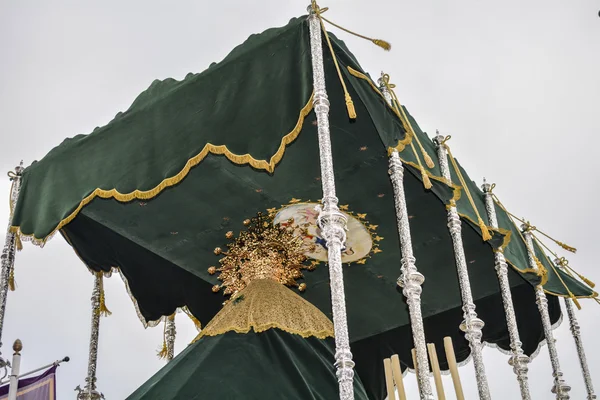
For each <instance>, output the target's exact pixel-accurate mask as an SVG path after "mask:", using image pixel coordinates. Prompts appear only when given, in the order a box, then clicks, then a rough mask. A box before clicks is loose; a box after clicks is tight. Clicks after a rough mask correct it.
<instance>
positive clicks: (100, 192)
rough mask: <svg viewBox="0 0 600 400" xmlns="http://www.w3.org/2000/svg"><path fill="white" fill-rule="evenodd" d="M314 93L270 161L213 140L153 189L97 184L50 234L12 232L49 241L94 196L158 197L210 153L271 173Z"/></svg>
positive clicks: (124, 199) (296, 132) (17, 228)
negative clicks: (124, 190) (123, 189)
mask: <svg viewBox="0 0 600 400" xmlns="http://www.w3.org/2000/svg"><path fill="white" fill-rule="evenodd" d="M313 96H314V93H313V94H311V96H310V98H309V99H308V102H307V103H306V105H305V106H304V107H303V108H302V110H300V116H299V117H298V121H297V122H296V126H295V127H294V129H293V130H292V131H291V132H290V133H288V134H287V135H285V136H284V137H283V138H282V139H281V143H280V145H279V148H278V150H277V152H276V153H275V154H274V155H273V156H272V157H271V159H270V160H269V161H266V160H257V159H255V158H254V157H252V156H251V155H250V154H244V155H238V154H234V153H232V152H231V151H229V149H228V148H227V146H226V145H218V146H216V145H213V144H211V143H207V144H206V145H205V146H204V148H203V149H202V151H201V152H200V153H198V154H197V155H196V156H194V157H192V158H190V159H189V160H188V161H187V163H186V164H185V166H184V167H183V169H182V170H181V171H180V172H179V173H178V174H177V175H175V176H173V177H170V178H166V179H165V180H163V181H162V182H161V183H159V184H158V185H157V186H156V187H154V188H153V189H150V190H145V191H143V190H138V189H136V190H134V191H133V192H130V193H120V192H119V191H118V190H117V189H110V190H104V189H100V188H97V189H95V190H94V191H93V192H92V193H91V194H90V195H88V196H87V197H85V198H84V199H83V200H82V201H81V202H80V203H79V205H78V206H77V208H76V209H75V211H73V212H72V213H71V214H70V215H69V216H68V217H66V218H64V219H63V220H62V221H60V223H59V224H58V225H57V226H56V228H54V230H53V231H52V232H51V233H50V234H49V235H47V236H46V237H44V238H36V237H35V234H26V233H23V232H22V231H21V227H20V226H11V227H10V228H9V229H10V232H12V233H15V234H17V235H20V236H23V237H28V238H31V240H32V241H33V242H34V243H35V244H38V245H44V244H45V243H46V241H47V240H48V238H50V237H52V235H54V234H55V233H56V232H57V231H58V230H60V229H61V228H62V227H64V226H65V225H67V224H68V223H69V222H71V221H72V220H73V219H74V218H75V217H76V216H77V214H79V212H80V211H81V210H82V208H83V207H85V206H86V205H87V204H89V203H90V202H91V201H92V200H94V198H96V197H100V198H103V199H109V198H114V199H116V200H117V201H120V202H124V203H125V202H129V201H131V200H135V199H138V200H148V199H151V198H153V197H156V196H157V195H158V194H159V193H160V192H162V191H163V190H164V189H166V188H168V187H170V186H174V185H176V184H178V183H179V182H181V181H182V180H183V179H184V178H185V177H186V176H187V174H188V173H189V172H190V170H191V169H192V168H193V167H195V166H196V165H198V164H199V163H200V162H201V161H202V160H204V159H205V158H206V156H208V155H209V154H215V155H223V156H225V157H226V158H227V159H228V160H229V161H231V162H232V163H234V164H238V165H245V164H249V165H250V166H251V167H253V168H256V169H259V170H265V171H267V172H269V173H273V172H274V171H275V166H276V165H277V164H279V162H280V161H281V160H282V158H283V155H284V153H285V149H286V147H287V146H288V145H289V144H291V143H292V142H293V141H294V140H296V139H297V138H298V135H300V131H301V130H302V125H303V123H304V119H305V118H306V116H307V115H308V114H309V113H310V111H311V110H312V108H313V104H312V101H313Z"/></svg>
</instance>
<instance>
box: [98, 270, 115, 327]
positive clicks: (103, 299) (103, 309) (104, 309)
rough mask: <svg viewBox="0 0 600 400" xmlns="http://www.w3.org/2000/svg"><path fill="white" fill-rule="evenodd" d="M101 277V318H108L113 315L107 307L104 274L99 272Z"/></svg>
mask: <svg viewBox="0 0 600 400" xmlns="http://www.w3.org/2000/svg"><path fill="white" fill-rule="evenodd" d="M98 274H99V277H100V316H102V317H108V316H109V315H111V314H112V312H110V310H109V309H108V308H107V307H106V297H105V295H104V278H103V275H102V272H98Z"/></svg>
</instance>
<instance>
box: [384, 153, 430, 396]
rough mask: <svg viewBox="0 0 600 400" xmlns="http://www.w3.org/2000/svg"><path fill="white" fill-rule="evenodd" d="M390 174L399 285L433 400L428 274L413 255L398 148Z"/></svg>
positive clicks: (421, 375)
mask: <svg viewBox="0 0 600 400" xmlns="http://www.w3.org/2000/svg"><path fill="white" fill-rule="evenodd" d="M389 174H390V177H391V180H392V186H393V187H394V201H395V203H396V219H397V223H398V232H399V234H400V251H401V252H402V259H401V260H400V263H401V267H400V271H401V275H400V277H399V278H398V285H399V286H400V287H401V288H402V294H404V296H405V297H406V302H407V304H408V311H409V313H410V325H411V328H412V334H413V342H414V345H415V351H416V356H417V365H416V370H417V380H418V382H419V388H420V395H421V399H423V400H432V399H433V392H432V390H431V382H430V381H429V360H428V358H427V344H426V342H425V329H424V327H423V315H422V313H421V292H422V288H421V285H422V284H423V282H424V281H425V277H424V276H423V275H422V274H421V273H419V271H418V270H417V267H416V265H415V261H416V259H415V257H414V255H413V248H412V239H411V236H410V225H409V222H408V211H407V210H406V197H405V194H404V183H403V180H404V168H403V167H402V161H400V156H399V155H398V151H396V150H394V151H392V155H391V156H390V169H389Z"/></svg>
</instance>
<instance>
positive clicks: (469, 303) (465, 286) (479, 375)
mask: <svg viewBox="0 0 600 400" xmlns="http://www.w3.org/2000/svg"><path fill="white" fill-rule="evenodd" d="M433 142H434V143H435V144H436V147H437V153H438V158H439V160H440V170H441V171H442V175H443V176H444V178H445V179H446V180H447V181H448V183H452V177H451V175H450V168H449V166H448V152H447V151H446V145H445V144H444V136H441V135H439V132H438V135H437V136H436V137H435V138H434V139H433ZM448 229H449V230H450V236H451V237H452V246H453V247H454V258H455V260H456V269H457V271H458V283H459V285H460V293H461V296H462V302H463V307H462V308H463V318H464V320H463V321H462V323H461V324H460V329H461V330H462V331H463V332H465V338H466V339H467V340H468V341H469V347H471V354H472V356H473V366H474V367H475V378H476V380H477V390H478V391H479V398H480V399H485V400H488V399H490V398H491V396H490V389H489V386H488V381H487V376H486V374H485V365H484V363H483V355H482V354H481V350H482V344H481V337H482V336H483V334H482V332H481V330H482V329H483V326H484V323H483V321H482V320H481V319H479V318H478V317H477V313H476V312H475V303H473V294H472V293H471V282H470V281H469V271H468V269H467V259H466V257H465V249H464V247H463V241H462V233H461V221H460V217H459V215H458V211H457V210H456V205H455V204H451V205H450V207H448Z"/></svg>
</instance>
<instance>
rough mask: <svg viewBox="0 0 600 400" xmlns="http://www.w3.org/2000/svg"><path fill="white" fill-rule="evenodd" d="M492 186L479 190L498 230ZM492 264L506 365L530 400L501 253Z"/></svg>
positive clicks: (526, 363)
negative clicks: (506, 343) (504, 328)
mask: <svg viewBox="0 0 600 400" xmlns="http://www.w3.org/2000/svg"><path fill="white" fill-rule="evenodd" d="M492 187H493V186H492V185H490V184H489V183H487V182H486V181H485V179H484V180H483V185H482V186H481V189H482V190H483V193H484V199H485V209H486V211H487V216H488V221H489V224H490V225H491V226H492V227H493V228H498V219H497V217H496V207H495V205H494V199H493V197H492ZM494 264H495V268H496V274H497V275H498V283H499V284H500V293H501V294H502V304H503V305H504V314H505V316H506V325H507V326H508V336H509V338H510V349H511V353H512V355H511V356H510V358H509V360H508V363H509V365H510V366H512V367H513V372H514V373H515V375H516V376H517V381H518V382H519V389H520V391H521V398H522V399H523V400H531V394H530V392H529V381H528V378H527V372H528V371H529V367H528V366H527V365H528V364H529V357H528V356H527V355H525V354H524V353H523V348H522V347H521V345H522V343H521V338H520V336H519V328H518V326H517V317H516V316H515V308H514V305H513V300H512V294H511V291H510V283H509V282H508V264H507V263H506V259H505V258H504V254H503V253H502V251H499V250H496V251H495V252H494Z"/></svg>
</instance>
